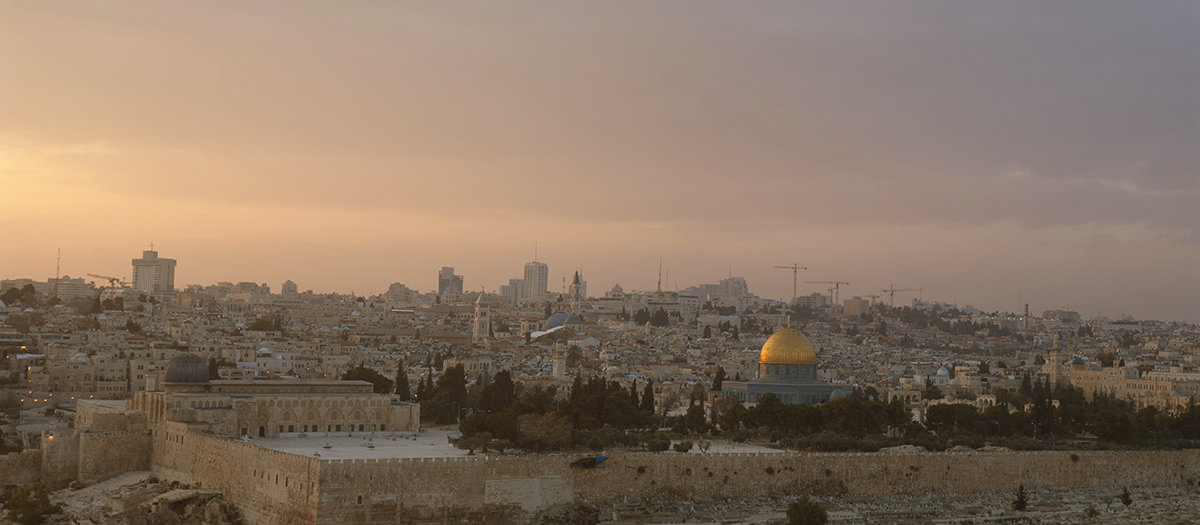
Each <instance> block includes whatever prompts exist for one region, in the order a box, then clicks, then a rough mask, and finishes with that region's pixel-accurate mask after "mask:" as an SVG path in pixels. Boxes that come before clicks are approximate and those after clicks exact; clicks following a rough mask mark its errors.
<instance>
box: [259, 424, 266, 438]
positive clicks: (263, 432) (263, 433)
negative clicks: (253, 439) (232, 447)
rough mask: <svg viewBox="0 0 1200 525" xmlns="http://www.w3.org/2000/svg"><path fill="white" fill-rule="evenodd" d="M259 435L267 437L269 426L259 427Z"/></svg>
mask: <svg viewBox="0 0 1200 525" xmlns="http://www.w3.org/2000/svg"><path fill="white" fill-rule="evenodd" d="M258 437H260V438H265V437H267V427H258Z"/></svg>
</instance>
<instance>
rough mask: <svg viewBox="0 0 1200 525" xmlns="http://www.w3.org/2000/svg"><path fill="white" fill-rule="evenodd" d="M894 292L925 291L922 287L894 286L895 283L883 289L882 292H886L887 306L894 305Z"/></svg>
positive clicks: (891, 306)
mask: <svg viewBox="0 0 1200 525" xmlns="http://www.w3.org/2000/svg"><path fill="white" fill-rule="evenodd" d="M896 292H917V293H918V294H921V293H925V289H924V288H896V285H894V284H893V285H891V286H889V287H887V288H884V289H883V293H885V294H888V308H894V307H895V306H896Z"/></svg>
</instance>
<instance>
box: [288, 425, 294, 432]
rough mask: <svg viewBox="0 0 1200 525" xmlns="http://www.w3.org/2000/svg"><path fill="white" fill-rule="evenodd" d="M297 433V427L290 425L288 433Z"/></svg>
mask: <svg viewBox="0 0 1200 525" xmlns="http://www.w3.org/2000/svg"><path fill="white" fill-rule="evenodd" d="M295 431H296V427H295V426H292V425H288V432H295Z"/></svg>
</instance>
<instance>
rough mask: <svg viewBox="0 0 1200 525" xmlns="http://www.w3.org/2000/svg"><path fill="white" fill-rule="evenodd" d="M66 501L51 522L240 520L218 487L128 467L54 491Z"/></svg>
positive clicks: (119, 524) (171, 524)
mask: <svg viewBox="0 0 1200 525" xmlns="http://www.w3.org/2000/svg"><path fill="white" fill-rule="evenodd" d="M50 499H51V501H54V502H55V503H59V504H61V505H62V506H63V511H62V513H61V514H57V515H55V516H52V517H50V518H49V519H48V520H47V523H50V524H65V523H71V524H81V525H82V524H97V525H99V524H106V525H107V524H111V525H159V524H162V525H176V524H197V525H199V524H210V523H213V524H234V523H241V520H240V519H239V516H238V513H237V510H236V509H234V508H233V506H232V505H230V504H228V503H227V502H226V501H225V500H224V498H222V497H221V496H220V495H219V494H217V493H215V492H213V491H205V490H194V489H192V488H191V487H187V486H181V485H179V484H172V483H167V482H165V481H159V480H158V479H157V478H155V477H154V476H153V475H152V474H151V473H150V472H129V473H126V474H122V475H120V476H117V477H115V478H112V479H109V480H107V481H104V482H101V483H97V484H95V485H91V486H88V487H82V488H79V489H63V490H60V491H57V492H54V493H52V494H51V496H50Z"/></svg>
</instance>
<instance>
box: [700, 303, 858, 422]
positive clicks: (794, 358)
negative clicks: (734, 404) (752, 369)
mask: <svg viewBox="0 0 1200 525" xmlns="http://www.w3.org/2000/svg"><path fill="white" fill-rule="evenodd" d="M789 325H790V323H789ZM721 392H722V393H721V396H722V397H725V398H731V399H737V400H738V401H741V402H743V403H746V404H750V405H753V404H757V403H758V401H759V400H760V399H762V396H764V395H766V394H775V397H776V398H778V399H779V400H780V401H782V402H783V403H785V404H789V405H795V404H801V403H804V404H817V403H824V402H825V401H829V400H830V399H837V398H840V397H847V396H849V395H850V387H848V386H841V385H832V384H829V383H826V382H824V381H820V380H818V379H817V350H816V348H814V347H813V344H812V342H811V341H809V340H808V337H806V336H805V335H804V333H802V332H801V331H799V330H796V329H795V328H792V327H791V326H785V327H783V328H780V329H779V330H778V331H776V332H775V333H774V334H772V335H771V337H770V338H768V339H767V342H765V343H763V346H762V352H760V353H759V355H758V378H757V379H751V380H749V381H723V382H722V383H721Z"/></svg>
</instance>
